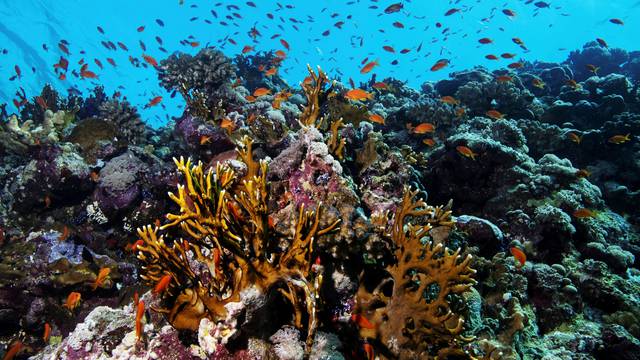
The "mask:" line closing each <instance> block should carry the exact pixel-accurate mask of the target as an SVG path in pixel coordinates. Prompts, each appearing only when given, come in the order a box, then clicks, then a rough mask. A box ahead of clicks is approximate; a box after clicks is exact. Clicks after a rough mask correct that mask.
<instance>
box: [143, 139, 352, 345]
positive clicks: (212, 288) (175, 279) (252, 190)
mask: <svg viewBox="0 0 640 360" xmlns="http://www.w3.org/2000/svg"><path fill="white" fill-rule="evenodd" d="M243 141H244V143H243V148H242V149H241V150H239V153H240V157H241V159H242V160H243V161H244V164H245V166H246V168H245V174H244V176H242V177H240V176H238V174H237V172H236V170H234V169H232V168H231V167H230V166H229V165H220V164H218V165H217V166H216V169H215V171H214V170H213V168H209V169H208V170H206V171H205V170H204V169H203V164H202V163H200V164H198V165H192V164H191V161H190V160H186V161H185V160H184V159H182V158H181V159H180V160H175V163H176V166H177V167H178V170H179V171H180V172H181V173H182V175H183V176H184V184H182V185H179V186H178V191H177V194H172V193H171V194H169V196H170V197H171V199H172V200H173V201H174V202H175V203H176V204H177V205H178V206H179V208H180V213H179V214H168V215H167V220H168V223H167V224H165V225H163V226H161V227H160V228H159V229H158V228H157V227H155V228H152V227H151V226H147V227H144V228H141V229H138V234H139V236H140V237H141V238H142V240H143V241H144V243H143V244H142V245H139V246H138V249H139V250H138V251H139V252H138V258H139V259H140V260H141V261H142V263H143V266H142V269H143V273H142V275H141V277H142V279H144V280H145V281H146V282H147V283H148V284H149V285H154V284H156V283H158V282H159V281H161V279H162V278H163V277H164V276H167V275H168V276H171V282H170V283H169V287H168V289H167V291H166V292H165V293H164V294H165V295H164V300H165V303H167V304H168V307H167V308H162V309H158V311H160V312H162V313H165V314H166V315H167V319H168V321H169V323H170V324H171V325H173V326H174V327H176V328H178V329H189V330H197V329H198V327H199V326H200V320H201V319H203V318H205V317H207V318H209V319H210V320H211V321H214V322H217V321H220V320H221V319H224V318H225V317H226V316H227V312H228V311H227V306H228V305H229V304H231V303H239V302H241V297H242V295H243V293H246V292H249V291H250V290H251V289H255V290H256V291H258V292H260V293H261V294H265V295H266V294H268V293H270V292H273V291H276V290H277V292H279V293H280V294H281V295H282V296H283V297H284V298H285V299H286V300H287V301H288V302H289V304H290V306H291V308H292V309H291V310H292V312H293V314H294V324H295V326H296V327H299V328H304V329H305V331H307V332H308V339H309V340H308V345H311V341H312V340H313V336H314V335H315V330H316V327H317V318H316V317H317V315H316V312H317V309H316V298H317V297H318V291H319V286H320V283H319V282H318V280H317V279H316V280H315V281H314V277H315V276H321V275H320V274H313V273H312V271H311V268H312V263H313V262H312V256H313V255H314V240H315V238H316V237H319V236H323V235H326V234H329V233H331V232H332V231H334V230H336V229H337V226H338V224H339V222H340V221H339V220H335V221H333V222H331V223H330V224H327V225H326V226H321V224H320V212H321V205H318V206H317V207H316V210H315V211H308V210H305V208H304V205H302V206H301V207H300V211H299V214H298V217H297V220H296V221H295V229H294V231H293V234H292V235H291V236H290V237H286V236H282V235H280V234H279V233H278V232H276V231H275V230H274V229H273V226H272V224H271V223H270V220H269V212H268V204H267V200H268V191H269V190H268V184H267V180H266V175H267V164H266V162H264V161H260V162H259V163H256V162H255V161H254V160H253V155H252V152H251V140H249V138H247V137H245V138H244V140H243ZM270 224H271V225H270ZM174 227H179V228H180V229H181V230H182V231H183V232H184V234H185V236H186V239H185V238H181V239H180V240H178V239H174V240H173V241H171V243H172V245H167V241H168V240H166V239H165V236H164V235H158V230H161V231H163V230H169V229H172V228H174ZM303 314H304V318H307V319H308V320H307V321H306V322H304V324H303Z"/></svg>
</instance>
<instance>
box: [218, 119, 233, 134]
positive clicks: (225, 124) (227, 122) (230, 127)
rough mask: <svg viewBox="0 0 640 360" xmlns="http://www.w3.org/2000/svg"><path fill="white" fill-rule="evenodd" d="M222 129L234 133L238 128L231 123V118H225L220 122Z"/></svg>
mask: <svg viewBox="0 0 640 360" xmlns="http://www.w3.org/2000/svg"><path fill="white" fill-rule="evenodd" d="M220 127H221V128H223V129H225V130H227V131H228V132H232V131H233V130H235V128H236V124H235V123H234V122H233V121H231V119H229V118H224V119H222V121H220Z"/></svg>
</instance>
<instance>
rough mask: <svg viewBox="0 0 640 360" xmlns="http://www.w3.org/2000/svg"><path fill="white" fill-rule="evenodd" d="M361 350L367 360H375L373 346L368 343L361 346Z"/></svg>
mask: <svg viewBox="0 0 640 360" xmlns="http://www.w3.org/2000/svg"><path fill="white" fill-rule="evenodd" d="M362 349H363V350H364V353H365V355H367V360H375V358H376V354H375V352H374V351H373V346H372V345H371V344H369V343H368V342H365V343H364V344H362Z"/></svg>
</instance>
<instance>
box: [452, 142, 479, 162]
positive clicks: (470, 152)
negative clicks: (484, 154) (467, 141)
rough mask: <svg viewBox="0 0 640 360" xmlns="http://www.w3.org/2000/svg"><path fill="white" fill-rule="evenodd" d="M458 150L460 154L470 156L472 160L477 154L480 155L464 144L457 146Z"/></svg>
mask: <svg viewBox="0 0 640 360" xmlns="http://www.w3.org/2000/svg"><path fill="white" fill-rule="evenodd" d="M456 150H457V151H458V153H459V154H460V155H462V156H464V157H467V158H470V159H471V160H475V159H476V156H478V154H476V153H474V152H473V150H471V149H469V148H468V147H466V146H464V145H459V146H456Z"/></svg>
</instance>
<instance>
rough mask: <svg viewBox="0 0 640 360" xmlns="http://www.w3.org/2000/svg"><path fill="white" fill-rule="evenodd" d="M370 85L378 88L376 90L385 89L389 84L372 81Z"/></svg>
mask: <svg viewBox="0 0 640 360" xmlns="http://www.w3.org/2000/svg"><path fill="white" fill-rule="evenodd" d="M371 87H372V88H374V89H378V90H387V89H389V85H387V84H386V83H384V82H377V83H374V84H373V85H371Z"/></svg>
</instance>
